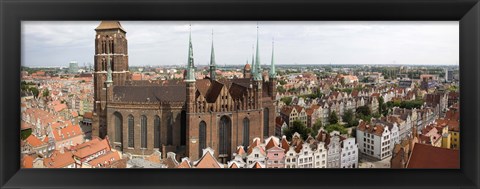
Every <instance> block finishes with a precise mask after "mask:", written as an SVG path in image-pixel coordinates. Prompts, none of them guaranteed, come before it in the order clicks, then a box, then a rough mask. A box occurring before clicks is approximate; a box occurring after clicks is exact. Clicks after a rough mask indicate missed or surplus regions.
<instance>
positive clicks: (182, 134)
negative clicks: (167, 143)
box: [180, 111, 187, 145]
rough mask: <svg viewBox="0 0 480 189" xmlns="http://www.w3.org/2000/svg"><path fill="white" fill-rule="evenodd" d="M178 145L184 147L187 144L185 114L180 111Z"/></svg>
mask: <svg viewBox="0 0 480 189" xmlns="http://www.w3.org/2000/svg"><path fill="white" fill-rule="evenodd" d="M180 118H181V121H180V145H186V142H187V112H186V111H182V112H181V115H180Z"/></svg>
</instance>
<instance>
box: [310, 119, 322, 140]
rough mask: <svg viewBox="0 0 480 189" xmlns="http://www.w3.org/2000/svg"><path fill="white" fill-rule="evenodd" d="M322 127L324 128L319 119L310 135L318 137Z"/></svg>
mask: <svg viewBox="0 0 480 189" xmlns="http://www.w3.org/2000/svg"><path fill="white" fill-rule="evenodd" d="M321 127H322V120H320V119H317V120H316V121H315V123H314V124H313V126H312V128H311V132H310V135H312V136H313V137H315V136H317V134H318V130H320V128H321Z"/></svg>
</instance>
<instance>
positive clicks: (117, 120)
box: [113, 112, 123, 143]
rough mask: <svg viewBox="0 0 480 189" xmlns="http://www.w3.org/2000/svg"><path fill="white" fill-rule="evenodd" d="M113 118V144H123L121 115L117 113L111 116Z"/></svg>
mask: <svg viewBox="0 0 480 189" xmlns="http://www.w3.org/2000/svg"><path fill="white" fill-rule="evenodd" d="M113 116H114V117H115V142H120V143H121V142H123V139H122V138H123V137H122V131H123V119H122V115H121V114H120V113H118V112H115V113H114V114H113Z"/></svg>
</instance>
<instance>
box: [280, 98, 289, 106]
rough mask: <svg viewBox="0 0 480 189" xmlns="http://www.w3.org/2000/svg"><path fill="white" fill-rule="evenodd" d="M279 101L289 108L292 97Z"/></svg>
mask: <svg viewBox="0 0 480 189" xmlns="http://www.w3.org/2000/svg"><path fill="white" fill-rule="evenodd" d="M280 100H281V101H282V102H283V103H285V105H287V106H290V104H291V103H292V97H291V96H287V97H283V98H281V99H280Z"/></svg>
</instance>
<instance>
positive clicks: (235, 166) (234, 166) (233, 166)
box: [230, 162, 238, 168]
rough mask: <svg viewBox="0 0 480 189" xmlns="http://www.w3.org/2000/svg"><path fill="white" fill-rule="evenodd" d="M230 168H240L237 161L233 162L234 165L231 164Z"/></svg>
mask: <svg viewBox="0 0 480 189" xmlns="http://www.w3.org/2000/svg"><path fill="white" fill-rule="evenodd" d="M230 168H238V166H237V163H235V162H233V163H232V165H230Z"/></svg>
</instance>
